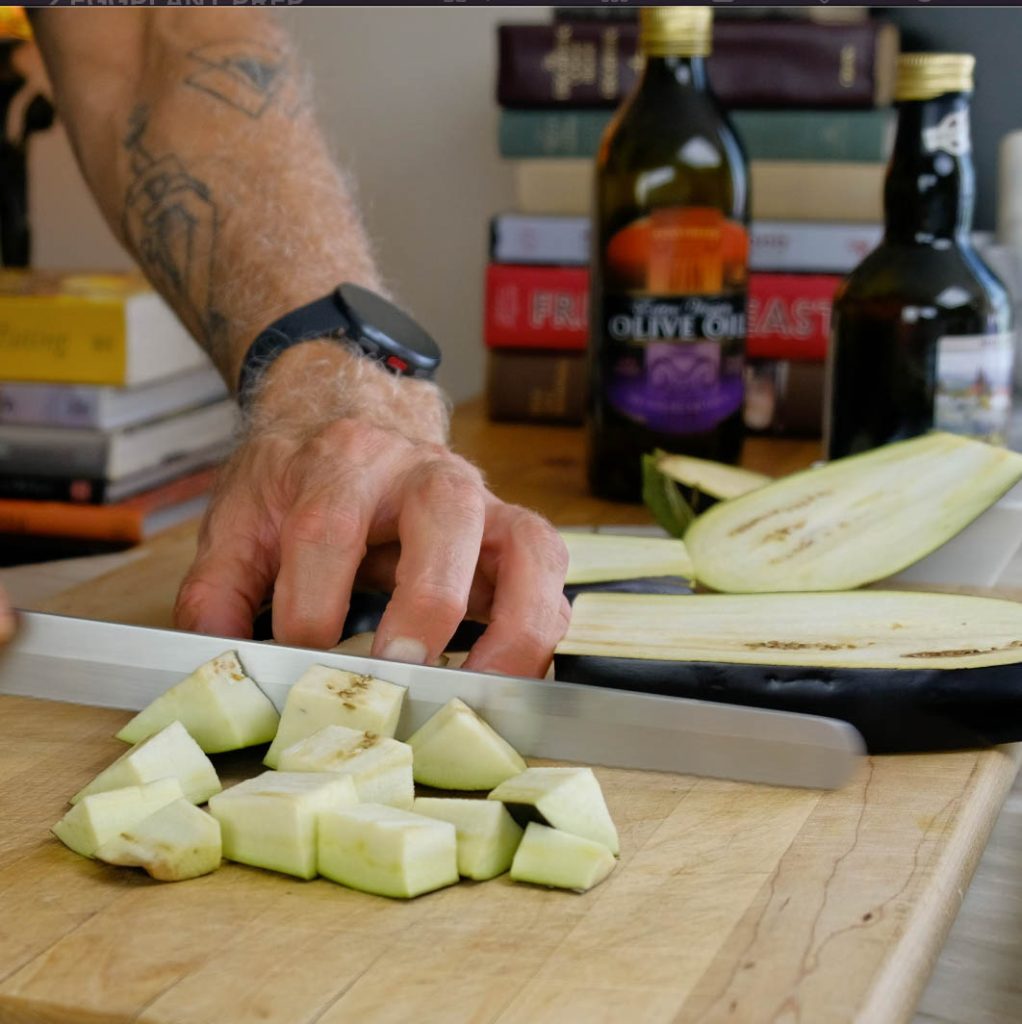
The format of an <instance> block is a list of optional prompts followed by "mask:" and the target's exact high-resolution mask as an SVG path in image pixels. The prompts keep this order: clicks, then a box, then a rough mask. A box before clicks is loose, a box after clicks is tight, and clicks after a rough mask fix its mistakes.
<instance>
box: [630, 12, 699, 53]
mask: <svg viewBox="0 0 1022 1024" xmlns="http://www.w3.org/2000/svg"><path fill="white" fill-rule="evenodd" d="M712 41H713V8H712V7H643V8H641V9H640V12H639V50H640V51H641V52H642V53H644V54H646V55H647V56H649V57H706V56H707V55H708V54H709V53H710V50H711V48H712V47H711V44H712Z"/></svg>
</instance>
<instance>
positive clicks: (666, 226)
mask: <svg viewBox="0 0 1022 1024" xmlns="http://www.w3.org/2000/svg"><path fill="white" fill-rule="evenodd" d="M748 255H749V240H748V235H747V233H746V231H745V228H744V227H743V226H742V225H741V224H738V223H736V222H734V221H732V220H729V219H728V218H726V217H725V216H724V215H723V214H722V213H721V212H720V211H719V210H715V209H708V208H702V207H676V208H667V209H660V210H655V211H653V212H652V213H651V214H650V215H649V216H648V217H642V218H640V219H638V220H635V221H633V222H632V223H630V224H628V225H627V226H625V227H624V228H621V229H620V230H619V231H617V232H616V233H615V234H614V235H613V236H612V237H611V238H610V240H609V242H608V243H607V246H606V250H605V260H604V289H603V298H602V309H601V310H600V316H601V321H602V322H601V327H602V334H603V338H604V345H603V346H602V350H601V353H600V358H601V359H602V361H603V369H604V374H603V379H604V381H605V388H606V397H607V400H608V401H609V402H610V404H611V405H612V406H613V407H614V408H615V409H616V410H617V411H618V412H619V413H620V414H622V415H623V416H627V417H628V418H629V419H632V420H634V421H635V422H637V423H642V424H644V425H646V426H647V427H649V428H650V429H652V430H659V431H664V432H667V433H675V434H686V433H699V432H702V431H707V430H711V429H713V427H715V426H716V425H717V424H718V423H720V422H721V421H722V420H725V419H727V418H728V417H729V416H731V415H733V414H734V413H735V412H737V411H738V410H739V409H740V408H741V406H742V400H743V396H744V384H743V364H744V351H745V331H746V327H745V311H746V279H747V266H748Z"/></svg>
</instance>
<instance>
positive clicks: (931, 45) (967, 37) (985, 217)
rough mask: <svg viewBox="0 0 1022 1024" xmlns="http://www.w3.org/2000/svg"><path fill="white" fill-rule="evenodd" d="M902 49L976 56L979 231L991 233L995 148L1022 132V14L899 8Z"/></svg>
mask: <svg viewBox="0 0 1022 1024" xmlns="http://www.w3.org/2000/svg"><path fill="white" fill-rule="evenodd" d="M882 13H883V15H884V17H888V18H890V19H891V20H893V21H895V22H897V24H898V25H899V26H900V27H901V31H902V49H903V50H943V51H951V52H955V53H972V54H975V56H976V92H975V95H974V97H973V102H972V141H973V149H974V159H975V163H976V227H977V228H979V229H981V230H986V231H989V230H993V228H994V227H995V226H996V225H995V219H996V210H997V147H998V145H999V143H1000V140H1001V137H1002V136H1003V135H1005V134H1006V133H1007V132H1010V131H1015V130H1017V129H1022V9H1017V8H1003V7H1002V8H996V7H954V8H951V7H946V8H926V7H899V8H893V9H885V10H884V11H883V12H882Z"/></svg>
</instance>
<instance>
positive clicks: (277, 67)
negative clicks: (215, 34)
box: [185, 41, 285, 119]
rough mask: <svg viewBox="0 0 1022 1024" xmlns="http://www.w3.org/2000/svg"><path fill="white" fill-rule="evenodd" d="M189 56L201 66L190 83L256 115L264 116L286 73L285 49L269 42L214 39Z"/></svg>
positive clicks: (192, 76) (188, 80) (187, 80)
mask: <svg viewBox="0 0 1022 1024" xmlns="http://www.w3.org/2000/svg"><path fill="white" fill-rule="evenodd" d="M188 56H189V57H190V58H191V59H192V60H193V61H195V62H196V63H198V64H199V65H201V66H200V68H199V70H197V71H193V72H192V73H191V74H190V75H189V76H188V77H187V78H186V79H185V84H186V85H190V86H191V87H192V88H193V89H199V90H201V91H202V92H205V93H208V94H209V95H210V96H213V97H214V98H216V99H218V100H221V101H222V102H224V103H226V104H228V105H229V106H231V107H233V108H234V109H235V110H240V111H241V112H242V113H243V114H247V115H248V116H249V117H251V118H253V119H255V118H259V117H262V115H263V113H264V112H265V111H266V108H267V107H269V105H270V104H271V103H272V102H273V98H274V96H275V95H276V93H277V90H278V89H279V88H280V86H281V83H282V82H283V81H284V77H285V75H284V72H285V58H284V53H283V51H281V50H278V49H276V48H275V47H272V46H267V45H266V44H265V43H256V42H245V41H238V42H225V43H210V44H209V45H208V46H200V47H199V48H198V49H196V50H192V51H191V53H189V54H188Z"/></svg>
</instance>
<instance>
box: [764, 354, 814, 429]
mask: <svg viewBox="0 0 1022 1024" xmlns="http://www.w3.org/2000/svg"><path fill="white" fill-rule="evenodd" d="M825 388H826V370H825V368H824V364H823V363H822V362H815V361H814V362H805V361H795V360H790V359H753V360H751V361H750V362H749V363H748V364H747V365H746V368H745V412H744V417H745V426H746V427H747V428H748V429H749V430H750V431H752V432H753V433H757V434H772V435H774V436H775V437H820V436H821V434H822V433H823V404H824V389H825Z"/></svg>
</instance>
